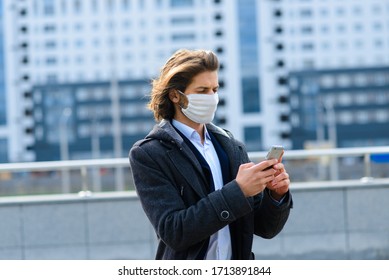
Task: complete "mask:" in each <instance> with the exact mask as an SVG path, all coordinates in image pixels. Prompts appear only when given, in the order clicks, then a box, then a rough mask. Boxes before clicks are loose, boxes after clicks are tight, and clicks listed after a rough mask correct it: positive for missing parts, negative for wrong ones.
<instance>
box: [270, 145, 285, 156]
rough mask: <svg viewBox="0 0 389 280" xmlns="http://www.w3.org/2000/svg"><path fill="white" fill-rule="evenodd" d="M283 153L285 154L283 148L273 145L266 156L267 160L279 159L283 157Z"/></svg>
mask: <svg viewBox="0 0 389 280" xmlns="http://www.w3.org/2000/svg"><path fill="white" fill-rule="evenodd" d="M283 152H284V147H283V146H279V145H273V146H271V148H270V149H269V151H268V153H267V155H266V159H273V158H276V159H279V158H280V157H281V156H282V153H283Z"/></svg>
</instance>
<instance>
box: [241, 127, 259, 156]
mask: <svg viewBox="0 0 389 280" xmlns="http://www.w3.org/2000/svg"><path fill="white" fill-rule="evenodd" d="M244 142H245V144H246V148H247V151H249V152H253V151H260V150H262V147H263V145H262V129H261V127H260V126H247V127H245V128H244Z"/></svg>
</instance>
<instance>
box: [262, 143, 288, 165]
mask: <svg viewBox="0 0 389 280" xmlns="http://www.w3.org/2000/svg"><path fill="white" fill-rule="evenodd" d="M283 152H284V147H283V146H279V145H273V146H271V147H270V149H269V151H268V152H267V155H266V157H265V158H266V159H267V160H269V159H273V158H276V159H279V158H280V157H281V156H282V153H283ZM272 167H273V166H269V167H267V168H265V169H264V171H265V170H268V169H270V168H272Z"/></svg>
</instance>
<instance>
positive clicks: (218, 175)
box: [172, 120, 232, 260]
mask: <svg viewBox="0 0 389 280" xmlns="http://www.w3.org/2000/svg"><path fill="white" fill-rule="evenodd" d="M172 123H173V125H174V127H176V128H177V129H178V130H179V131H180V132H181V133H182V134H184V135H185V137H186V138H188V139H189V140H190V142H191V143H192V144H193V145H194V146H195V147H196V149H197V150H198V151H199V152H200V153H201V155H202V156H203V157H204V159H205V160H206V161H207V163H208V165H209V167H210V168H211V173H212V179H213V183H214V186H215V191H217V190H220V189H221V188H222V187H223V185H224V184H223V175H222V170H221V166H220V161H219V157H218V156H217V153H216V150H215V147H214V146H213V144H212V141H211V138H210V136H209V133H208V131H207V128H206V127H205V126H204V129H205V137H204V143H201V138H200V135H199V134H198V132H197V131H196V130H194V129H193V128H191V127H189V126H187V125H185V124H183V123H181V122H179V121H177V120H173V121H172ZM231 256H232V249H231V236H230V229H229V226H225V227H224V228H222V229H220V230H219V231H218V232H216V233H214V234H212V235H211V237H210V240H209V246H208V250H207V254H206V256H205V259H208V260H228V259H231Z"/></svg>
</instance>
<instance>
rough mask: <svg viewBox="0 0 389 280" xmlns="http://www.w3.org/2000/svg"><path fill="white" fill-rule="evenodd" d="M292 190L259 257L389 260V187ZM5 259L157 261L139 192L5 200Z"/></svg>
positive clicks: (0, 213) (1, 238)
mask: <svg viewBox="0 0 389 280" xmlns="http://www.w3.org/2000/svg"><path fill="white" fill-rule="evenodd" d="M326 184H327V185H325V186H309V185H308V186H306V185H303V184H300V185H293V186H292V187H291V189H292V193H293V198H294V208H293V209H292V211H291V216H290V219H289V221H288V223H287V225H286V226H285V228H284V230H283V232H282V233H281V234H280V235H278V236H277V237H275V238H274V239H271V240H264V239H261V238H255V242H254V248H253V250H254V252H255V254H256V256H257V258H258V259H389V184H388V183H387V181H386V182H385V183H382V182H379V181H372V182H368V183H361V182H359V181H355V182H352V183H351V184H349V185H344V184H342V185H341V186H340V185H336V184H332V185H330V182H326ZM0 221H1V223H0V225H1V226H0V259H153V257H154V252H155V248H156V240H155V234H154V232H153V230H152V228H151V226H150V225H149V222H148V220H147V218H146V216H145V214H144V213H143V210H142V208H141V206H140V204H139V200H138V199H137V197H136V195H135V193H133V192H124V193H100V194H94V195H93V196H91V197H84V198H82V197H78V196H77V195H60V196H57V195H56V196H29V197H8V198H0Z"/></svg>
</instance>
